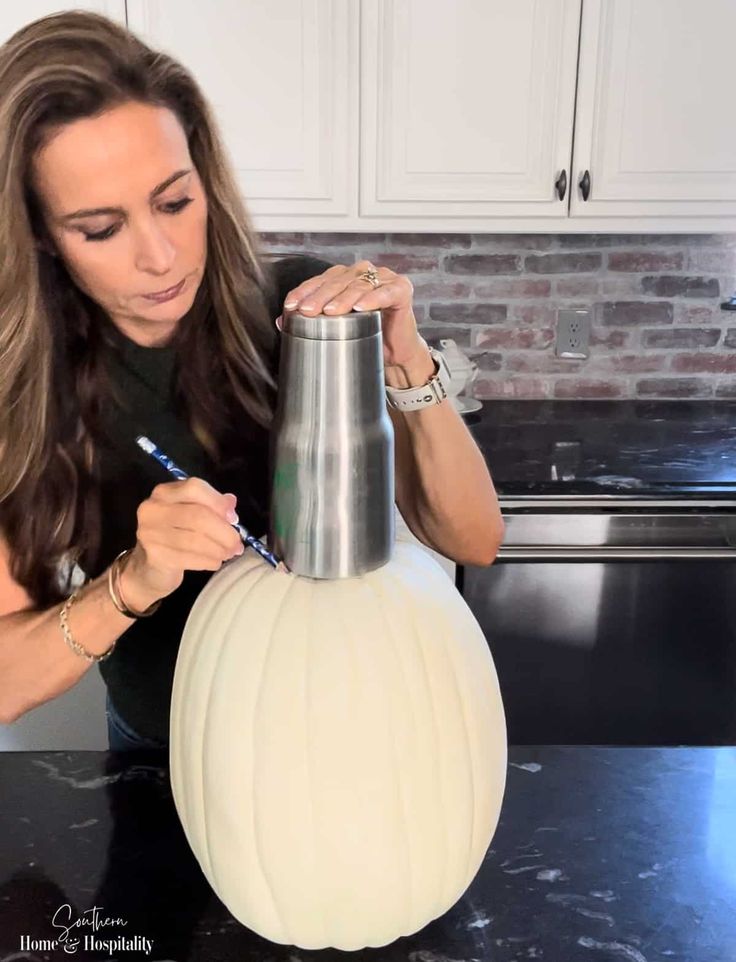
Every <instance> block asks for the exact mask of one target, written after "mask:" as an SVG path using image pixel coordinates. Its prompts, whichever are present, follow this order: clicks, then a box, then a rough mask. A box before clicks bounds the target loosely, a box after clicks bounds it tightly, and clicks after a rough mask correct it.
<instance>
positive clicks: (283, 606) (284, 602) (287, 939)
mask: <svg viewBox="0 0 736 962" xmlns="http://www.w3.org/2000/svg"><path fill="white" fill-rule="evenodd" d="M289 582H290V583H289V584H288V585H287V587H286V591H285V592H284V594H283V595H282V597H281V603H280V605H279V607H278V611H277V614H276V617H275V618H274V619H273V621H272V623H271V630H270V631H269V633H268V641H267V644H266V655H265V657H264V659H263V663H262V664H261V676H260V678H259V679H258V683H257V685H256V697H255V699H254V702H253V715H252V719H251V720H252V722H253V723H252V724H251V740H252V756H253V769H252V780H251V786H250V794H251V798H252V799H253V805H252V807H251V814H252V817H253V838H254V839H255V856H256V860H257V862H258V865H259V867H260V870H261V875H262V876H263V881H264V884H265V886H266V888H267V889H268V891H269V893H270V895H271V902H272V904H273V910H274V914H275V915H276V917H277V919H278V920H279V924H280V926H281V935H282V938H283V939H284V944H291V942H292V937H291V933H290V932H289V930H288V927H287V926H286V924H285V922H284V918H283V915H282V913H281V911H280V907H279V903H278V899H277V898H276V894H275V892H274V887H273V882H272V880H271V879H270V878H269V876H268V873H267V872H266V868H265V862H264V859H263V843H262V839H261V838H260V837H259V834H258V820H257V819H256V817H255V809H256V805H255V799H256V781H257V777H256V758H257V757H258V755H257V751H256V744H255V736H256V727H257V726H256V724H255V720H256V719H257V718H258V711H259V706H260V704H261V697H262V693H263V679H264V676H265V675H266V673H267V668H268V663H269V660H270V658H271V653H272V652H273V648H274V637H275V635H276V629H277V627H278V625H279V624H280V622H281V621H282V620H283V618H284V617H285V614H286V610H287V606H288V603H289V596H290V595H293V594H294V589H295V588H296V587H297V585H298V584H299V583H300V582H299V578H298V576H294V577H292V578H290V579H289Z"/></svg>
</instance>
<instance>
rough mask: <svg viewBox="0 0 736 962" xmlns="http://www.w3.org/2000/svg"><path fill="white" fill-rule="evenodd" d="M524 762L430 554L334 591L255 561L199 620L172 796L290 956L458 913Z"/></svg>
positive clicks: (234, 890)
mask: <svg viewBox="0 0 736 962" xmlns="http://www.w3.org/2000/svg"><path fill="white" fill-rule="evenodd" d="M506 761H507V756H506V724H505V717H504V711H503V704H502V701H501V695H500V692H499V686H498V679H497V676H496V671H495V668H494V664H493V660H492V658H491V654H490V651H489V648H488V644H487V642H486V639H485V638H484V636H483V633H482V631H481V629H480V627H479V625H478V623H477V622H476V620H475V618H474V617H473V615H472V613H471V612H470V609H469V608H468V606H467V605H466V603H465V601H464V600H463V598H462V597H461V595H460V594H459V593H458V591H457V590H456V589H455V587H454V585H453V584H452V582H451V581H450V579H449V578H448V577H447V575H446V573H445V572H444V571H443V570H442V569H441V568H440V566H439V565H438V564H437V562H436V561H434V560H433V559H432V558H431V557H429V555H428V554H427V553H426V551H423V550H422V549H421V548H418V547H416V546H415V545H412V544H406V543H401V542H397V543H396V545H395V548H394V555H393V557H392V559H391V560H390V561H389V562H388V563H387V564H385V565H384V566H383V567H381V568H378V569H377V570H375V571H372V572H369V573H368V574H365V575H362V576H360V577H357V578H346V579H340V580H334V581H324V580H313V579H309V578H302V577H298V576H296V575H292V574H283V573H280V572H277V571H275V570H274V569H273V568H271V567H270V566H268V565H267V564H266V563H265V562H264V561H262V559H261V558H260V557H258V555H256V554H255V553H254V552H252V551H246V552H245V554H244V555H243V556H242V557H241V558H238V559H236V560H235V561H232V562H230V563H229V564H228V565H227V566H226V567H225V568H224V569H223V570H222V571H220V572H218V573H217V575H215V576H214V577H213V578H211V579H210V581H209V582H208V583H207V585H206V586H205V588H204V590H203V591H202V592H201V593H200V595H199V597H198V598H197V600H196V602H195V604H194V606H193V607H192V610H191V613H190V616H189V619H188V621H187V624H186V628H185V631H184V633H183V636H182V641H181V647H180V650H179V655H178V660H177V663H176V670H175V675H174V684H173V692H172V703H171V724H170V771H171V784H172V791H173V797H174V801H175V804H176V809H177V812H178V814H179V818H180V820H181V823H182V826H183V828H184V832H185V834H186V837H187V839H188V841H189V844H190V846H191V848H192V850H193V852H194V854H195V856H196V857H197V860H198V861H199V864H200V866H201V868H202V871H203V872H204V874H205V876H206V877H207V879H208V881H209V882H210V884H211V886H212V888H213V889H214V890H215V892H216V893H217V895H218V896H219V898H220V899H221V900H222V902H223V903H224V904H225V905H226V906H227V908H228V909H229V910H230V912H231V913H232V914H233V915H234V916H235V918H236V919H238V920H239V921H240V922H242V923H243V924H244V925H246V926H248V927H249V928H250V929H252V930H253V931H255V932H257V933H258V934H259V935H261V936H263V937H265V938H267V939H270V940H271V941H272V942H277V943H283V944H287V945H296V946H299V947H300V948H303V949H322V948H327V947H334V948H338V949H342V950H347V951H352V950H356V949H362V948H365V947H367V946H368V947H378V946H382V945H386V944H388V943H390V942H393V941H394V940H395V939H397V938H399V937H400V936H405V935H410V934H412V933H414V932H416V931H418V930H419V929H421V928H423V927H424V926H425V925H426V924H427V923H428V922H430V921H431V920H432V919H435V918H437V917H439V916H440V915H442V914H443V913H445V912H446V911H447V910H448V909H449V908H451V907H452V906H453V905H454V904H455V903H456V902H457V901H458V899H459V898H460V897H461V896H462V894H463V893H464V892H465V890H466V889H467V888H468V886H469V885H470V883H471V882H472V880H473V878H474V877H475V875H476V873H477V871H478V869H479V867H480V865H481V862H482V861H483V858H484V856H485V854H486V852H487V850H488V846H489V844H490V842H491V839H492V837H493V833H494V831H495V829H496V825H497V822H498V818H499V813H500V809H501V803H502V799H503V793H504V788H505V780H506Z"/></svg>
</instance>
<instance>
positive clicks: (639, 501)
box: [498, 494, 736, 513]
mask: <svg viewBox="0 0 736 962" xmlns="http://www.w3.org/2000/svg"><path fill="white" fill-rule="evenodd" d="M498 503H499V506H500V508H501V511H523V512H528V511H530V510H531V511H534V512H542V513H543V512H548V511H550V510H555V509H558V508H568V509H569V508H573V509H579V508H617V509H618V508H636V509H640V508H649V509H650V510H653V511H658V512H662V511H676V512H678V513H681V512H680V511H679V509H681V508H687V509H688V511H689V512H692V511H693V510H694V509H695V510H698V511H703V510H704V509H706V508H708V509H713V508H716V509H720V510H721V511H733V510H734V509H735V508H736V501H735V500H733V499H727V498H720V499H717V498H707V497H705V498H642V497H640V496H639V497H638V496H636V495H622V494H601V495H592V496H588V497H585V496H581V495H575V494H560V495H548V496H542V497H540V496H539V495H529V496H527V497H524V496H523V495H522V496H521V497H516V498H511V497H499V499H498Z"/></svg>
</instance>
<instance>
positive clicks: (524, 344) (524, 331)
mask: <svg viewBox="0 0 736 962" xmlns="http://www.w3.org/2000/svg"><path fill="white" fill-rule="evenodd" d="M554 339H555V332H554V331H553V330H552V328H549V327H545V328H535V327H489V328H486V329H482V330H480V331H478V332H477V334H476V337H475V346H476V347H495V348H501V349H502V350H530V349H536V350H544V349H545V348H548V347H550V345H551V344H552V343H553V341H554Z"/></svg>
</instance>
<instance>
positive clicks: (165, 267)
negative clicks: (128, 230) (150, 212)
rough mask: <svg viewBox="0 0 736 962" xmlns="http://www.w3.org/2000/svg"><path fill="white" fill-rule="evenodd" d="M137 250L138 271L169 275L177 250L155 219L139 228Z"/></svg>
mask: <svg viewBox="0 0 736 962" xmlns="http://www.w3.org/2000/svg"><path fill="white" fill-rule="evenodd" d="M135 250H136V255H135V257H136V264H135V266H136V269H137V270H139V271H143V272H147V273H152V274H156V275H161V276H164V275H165V274H168V273H169V272H170V271H171V268H172V267H173V265H174V261H175V259H176V257H175V255H176V249H175V247H174V245H173V244H172V243H171V241H169V239H168V237H167V236H166V231H165V230H164V229H163V227H162V226H161V225H160V224H156V223H155V222H154V221H153V219H151V220H149V221H148V222H147V223H146V224H144V225H143V226H142V227H139V228H138V231H137V233H136V235H135Z"/></svg>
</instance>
